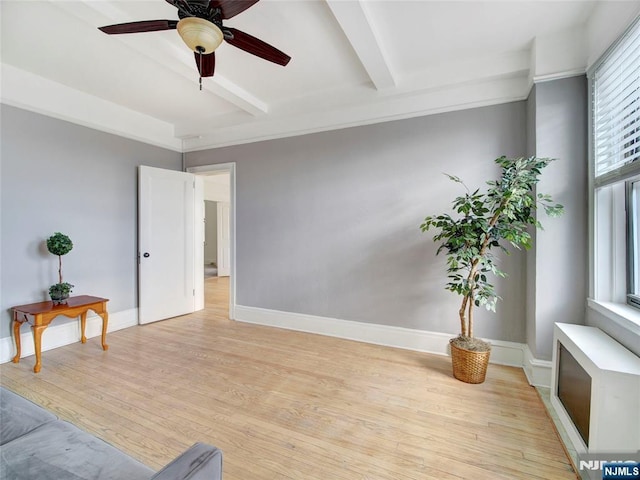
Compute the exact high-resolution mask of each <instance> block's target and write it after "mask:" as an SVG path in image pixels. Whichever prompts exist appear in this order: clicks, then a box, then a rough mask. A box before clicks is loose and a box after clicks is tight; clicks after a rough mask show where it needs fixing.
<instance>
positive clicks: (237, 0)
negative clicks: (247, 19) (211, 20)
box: [209, 0, 259, 20]
mask: <svg viewBox="0 0 640 480" xmlns="http://www.w3.org/2000/svg"><path fill="white" fill-rule="evenodd" d="M258 1H259V0H209V8H219V9H220V10H221V11H222V18H223V19H225V20H226V19H227V18H232V17H235V16H236V15H238V14H239V13H242V12H244V11H245V10H246V9H247V8H249V7H250V6H252V5H255V4H256V3H258Z"/></svg>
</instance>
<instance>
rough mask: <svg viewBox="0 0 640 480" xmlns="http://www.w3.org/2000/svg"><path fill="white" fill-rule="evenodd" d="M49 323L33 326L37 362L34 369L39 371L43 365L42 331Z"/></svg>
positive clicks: (36, 371)
mask: <svg viewBox="0 0 640 480" xmlns="http://www.w3.org/2000/svg"><path fill="white" fill-rule="evenodd" d="M46 328H47V325H34V326H32V327H31V330H32V331H33V344H34V346H35V349H36V364H35V366H34V367H33V371H34V372H35V373H38V372H39V371H40V368H41V367H42V332H44V331H45V329H46Z"/></svg>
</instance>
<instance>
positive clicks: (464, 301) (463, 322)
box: [458, 295, 469, 337]
mask: <svg viewBox="0 0 640 480" xmlns="http://www.w3.org/2000/svg"><path fill="white" fill-rule="evenodd" d="M468 301H469V297H467V296H466V295H465V296H464V297H462V306H461V307H460V310H459V312H458V313H459V314H460V335H462V336H463V337H466V336H467V318H466V312H467V302H468Z"/></svg>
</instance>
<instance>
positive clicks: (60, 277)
mask: <svg viewBox="0 0 640 480" xmlns="http://www.w3.org/2000/svg"><path fill="white" fill-rule="evenodd" d="M58 279H59V280H60V281H59V282H58V283H62V256H60V255H58Z"/></svg>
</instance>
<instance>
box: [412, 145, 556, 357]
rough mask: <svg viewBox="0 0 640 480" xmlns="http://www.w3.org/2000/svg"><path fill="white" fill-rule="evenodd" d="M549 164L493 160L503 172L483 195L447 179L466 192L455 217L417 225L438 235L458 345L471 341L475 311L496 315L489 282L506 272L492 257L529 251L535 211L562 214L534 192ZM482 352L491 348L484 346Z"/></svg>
mask: <svg viewBox="0 0 640 480" xmlns="http://www.w3.org/2000/svg"><path fill="white" fill-rule="evenodd" d="M551 161H552V159H549V158H536V157H529V158H515V159H510V158H506V157H504V156H503V157H500V158H497V159H496V160H495V162H496V163H497V164H498V165H499V166H500V168H501V171H502V173H501V176H500V178H498V179H497V180H493V181H489V182H487V185H488V187H489V188H488V190H487V191H486V192H481V191H480V190H479V189H476V190H475V191H473V192H471V191H470V190H469V189H468V188H467V186H466V185H465V184H464V183H463V182H462V180H460V179H459V178H458V177H456V176H452V175H447V176H448V177H449V179H451V180H452V181H454V182H456V183H459V184H461V185H463V186H464V187H465V188H466V190H467V192H466V193H465V194H464V195H462V196H459V197H457V198H455V199H454V201H453V209H454V211H455V212H456V214H457V215H456V217H455V218H454V217H452V216H451V215H450V214H448V213H444V214H441V215H437V216H428V217H426V218H425V219H424V222H423V223H422V224H421V225H420V228H421V230H422V231H423V232H426V231H427V230H429V229H432V228H433V229H435V230H437V231H438V232H437V233H436V234H435V235H434V237H433V240H434V241H436V242H438V243H439V244H440V245H439V247H438V250H437V254H439V253H441V252H445V253H446V255H447V273H448V278H449V281H448V282H447V284H446V286H445V288H446V289H447V290H450V291H452V292H454V293H457V294H458V295H461V296H462V302H461V305H460V309H459V311H458V314H459V317H460V337H459V338H460V340H461V342H462V343H464V342H465V340H468V339H472V338H474V333H473V328H474V324H473V320H474V318H473V314H474V307H480V306H484V307H485V308H487V310H491V311H495V308H496V303H497V301H498V299H499V296H498V294H497V293H496V290H495V287H494V285H493V284H492V283H491V278H492V276H493V277H505V276H506V273H505V272H503V271H502V270H501V269H500V268H499V267H498V265H497V259H496V256H495V254H494V252H495V251H496V250H498V251H500V250H502V251H504V252H506V253H509V250H508V249H507V247H506V245H505V244H510V245H511V246H512V247H514V248H517V249H520V248H522V247H524V248H525V249H529V248H531V245H532V243H531V242H532V239H531V235H530V234H529V232H528V228H529V227H530V226H533V227H535V228H542V225H541V224H540V222H539V221H538V220H537V219H536V217H535V212H536V210H537V208H538V207H539V206H541V207H542V208H543V209H544V211H545V212H546V213H547V215H549V216H552V217H555V216H559V215H561V214H562V213H563V210H564V209H563V206H562V205H560V204H557V203H554V202H553V200H552V198H551V196H549V195H545V194H542V193H536V192H535V186H536V184H537V183H538V181H539V179H540V175H541V173H542V170H543V169H544V168H545V167H546V166H547V165H549V163H550V162H551ZM476 343H477V342H476ZM480 343H482V342H480ZM481 348H483V347H481ZM486 348H487V349H488V348H490V347H489V345H488V344H487V345H486Z"/></svg>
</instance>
